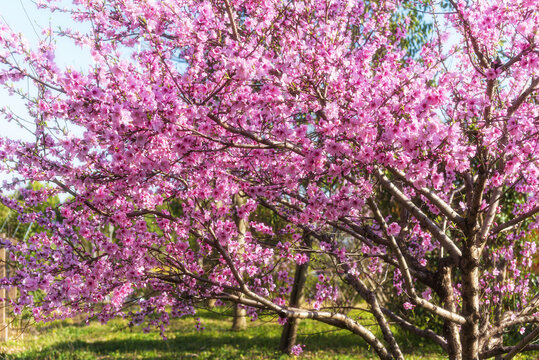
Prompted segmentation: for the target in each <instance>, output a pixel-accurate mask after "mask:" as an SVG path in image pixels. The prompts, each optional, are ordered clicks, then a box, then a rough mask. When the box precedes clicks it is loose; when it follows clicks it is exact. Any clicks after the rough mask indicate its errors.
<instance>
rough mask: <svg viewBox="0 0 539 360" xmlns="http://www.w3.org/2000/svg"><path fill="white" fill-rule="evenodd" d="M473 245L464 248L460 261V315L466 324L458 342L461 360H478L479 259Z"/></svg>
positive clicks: (479, 317) (479, 316) (479, 315)
mask: <svg viewBox="0 0 539 360" xmlns="http://www.w3.org/2000/svg"><path fill="white" fill-rule="evenodd" d="M477 254H478V249H477V247H476V246H475V245H467V246H465V247H464V251H463V252H462V259H461V264H460V265H461V266H460V268H461V271H462V315H463V316H464V318H465V319H466V323H465V324H464V325H462V328H461V333H460V341H461V343H462V358H463V359H466V360H479V320H480V319H481V314H480V312H479V259H478V255H477Z"/></svg>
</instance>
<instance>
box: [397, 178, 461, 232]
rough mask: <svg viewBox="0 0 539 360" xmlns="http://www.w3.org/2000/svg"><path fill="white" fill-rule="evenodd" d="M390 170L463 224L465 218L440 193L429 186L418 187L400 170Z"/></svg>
mask: <svg viewBox="0 0 539 360" xmlns="http://www.w3.org/2000/svg"><path fill="white" fill-rule="evenodd" d="M390 171H391V172H392V173H393V174H394V175H395V176H396V177H397V178H399V179H400V180H402V181H404V182H405V183H406V184H407V185H408V186H410V187H413V188H414V189H415V190H417V191H418V192H419V193H420V194H422V195H423V196H425V197H426V198H427V199H429V201H430V202H431V203H432V204H433V205H434V206H436V207H437V208H438V209H439V210H440V211H441V212H442V213H443V214H444V215H445V216H447V218H448V219H449V220H451V221H452V222H454V223H455V224H457V225H462V224H463V223H464V218H463V217H462V216H460V215H459V214H458V213H457V212H456V211H455V210H453V208H452V207H451V206H450V205H449V204H448V203H446V202H445V201H444V200H443V199H441V198H440V197H439V196H438V195H436V194H435V193H434V192H433V191H431V190H430V189H427V188H418V187H416V186H415V185H414V184H413V183H412V182H411V181H410V180H408V179H407V178H406V176H405V175H404V174H403V173H402V172H400V171H398V170H397V169H390Z"/></svg>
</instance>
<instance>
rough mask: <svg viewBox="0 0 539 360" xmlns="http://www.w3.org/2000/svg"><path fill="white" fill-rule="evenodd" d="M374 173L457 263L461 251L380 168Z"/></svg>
mask: <svg viewBox="0 0 539 360" xmlns="http://www.w3.org/2000/svg"><path fill="white" fill-rule="evenodd" d="M374 173H375V175H376V176H377V177H378V179H379V180H380V183H381V184H382V186H383V187H384V188H386V189H387V190H388V191H389V192H390V193H391V194H392V195H393V196H394V197H395V199H397V201H398V202H400V203H401V204H402V205H403V206H404V207H405V208H406V209H407V210H408V211H409V212H410V213H411V214H412V215H413V216H414V217H415V218H416V219H417V220H419V222H420V223H421V224H422V225H423V226H425V227H426V228H427V229H428V230H429V231H430V232H431V233H432V235H434V237H435V238H436V240H438V241H439V242H440V244H442V246H443V247H444V249H446V250H447V251H448V253H449V255H450V256H451V258H452V259H453V260H454V261H455V262H457V263H458V261H459V259H460V257H461V256H462V252H461V251H460V249H459V248H458V247H457V245H455V243H454V242H453V241H452V240H451V239H450V238H449V237H448V236H447V235H446V234H445V233H444V232H443V231H442V230H441V229H440V227H439V226H438V225H436V224H435V223H434V221H432V220H431V219H429V217H428V216H427V215H425V213H423V211H421V209H419V208H418V207H417V206H416V205H415V204H414V203H413V202H412V201H411V200H410V199H408V197H407V196H406V195H404V194H403V193H402V191H400V190H399V188H397V187H396V186H395V185H394V184H393V183H392V182H391V181H390V180H389V179H388V178H387V177H386V176H385V175H384V174H383V173H382V171H381V170H380V169H378V168H376V169H375V170H374Z"/></svg>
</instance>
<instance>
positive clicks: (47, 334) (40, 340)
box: [0, 311, 444, 360]
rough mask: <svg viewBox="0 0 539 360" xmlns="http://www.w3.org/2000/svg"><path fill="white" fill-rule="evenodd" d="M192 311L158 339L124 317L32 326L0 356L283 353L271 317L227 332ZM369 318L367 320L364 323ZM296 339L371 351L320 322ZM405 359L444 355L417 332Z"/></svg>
mask: <svg viewBox="0 0 539 360" xmlns="http://www.w3.org/2000/svg"><path fill="white" fill-rule="evenodd" d="M197 316H200V317H201V319H202V324H203V326H204V327H205V329H204V330H203V331H200V332H199V331H196V330H195V323H196V320H195V318H193V317H190V318H184V319H181V320H175V321H174V322H173V323H172V324H171V326H170V329H169V332H168V333H167V336H168V338H169V339H168V340H166V341H163V340H162V339H161V337H160V336H159V334H158V333H156V332H151V333H143V332H142V329H140V328H133V329H130V328H129V327H127V322H126V321H123V320H114V321H112V322H110V323H108V324H107V325H100V324H99V323H97V322H92V323H90V325H83V324H79V323H77V322H74V321H65V322H57V323H54V324H52V325H51V324H48V325H45V326H43V325H42V326H39V327H37V328H34V329H33V330H32V331H31V333H27V334H25V335H24V338H22V339H16V340H12V341H9V342H8V343H5V344H3V345H0V359H6V360H7V359H13V360H15V359H19V360H22V359H50V360H52V359H54V360H61V359H66V360H67V359H70V360H74V359H77V360H78V359H80V360H82V359H286V358H287V357H286V356H283V355H281V354H280V353H279V352H278V351H277V350H276V349H277V346H278V344H279V337H280V330H281V327H280V326H279V325H278V324H277V323H276V322H275V321H273V320H272V319H271V318H266V319H264V320H259V321H256V322H251V323H250V324H249V328H248V329H247V330H245V331H242V332H231V331H229V328H230V319H229V318H228V317H225V316H221V315H216V314H214V313H211V312H208V311H202V312H200V313H199V314H198V315H197ZM367 321H368V320H366V323H365V324H368V323H367ZM299 333H300V336H299V342H300V343H302V344H305V345H306V348H305V352H304V354H303V355H302V358H307V359H358V358H359V359H369V358H375V356H374V354H373V352H372V351H370V350H369V349H368V347H367V345H366V344H365V343H364V342H363V341H362V340H361V339H360V338H358V337H357V336H354V335H352V334H350V333H347V332H346V331H334V329H333V328H331V327H329V326H326V325H324V324H320V323H316V322H312V321H303V322H302V323H301V326H300V331H299ZM397 336H398V337H399V341H401V343H402V344H403V345H404V346H403V350H404V351H406V352H407V354H408V357H407V358H409V359H443V358H444V356H443V355H441V354H439V353H437V351H438V349H437V347H436V346H434V345H431V344H427V343H425V342H423V341H421V340H420V339H418V338H413V337H410V336H408V335H407V334H406V335H405V336H401V335H400V334H399V333H397Z"/></svg>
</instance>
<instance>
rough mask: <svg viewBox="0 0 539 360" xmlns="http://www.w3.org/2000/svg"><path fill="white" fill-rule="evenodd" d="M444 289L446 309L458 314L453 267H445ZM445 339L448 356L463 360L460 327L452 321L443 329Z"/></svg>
mask: <svg viewBox="0 0 539 360" xmlns="http://www.w3.org/2000/svg"><path fill="white" fill-rule="evenodd" d="M442 288H443V301H444V308H445V309H446V310H448V311H451V312H453V313H456V312H457V306H456V303H455V294H454V292H453V283H452V281H451V267H449V266H444V267H443V269H442ZM443 331H444V335H445V338H446V339H447V356H448V358H449V359H450V360H462V345H461V343H460V335H459V328H458V325H457V324H455V323H454V322H452V321H449V320H445V321H444V327H443Z"/></svg>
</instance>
